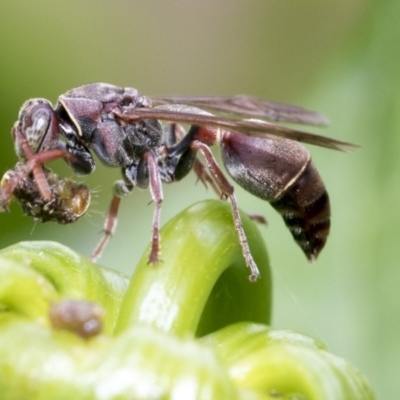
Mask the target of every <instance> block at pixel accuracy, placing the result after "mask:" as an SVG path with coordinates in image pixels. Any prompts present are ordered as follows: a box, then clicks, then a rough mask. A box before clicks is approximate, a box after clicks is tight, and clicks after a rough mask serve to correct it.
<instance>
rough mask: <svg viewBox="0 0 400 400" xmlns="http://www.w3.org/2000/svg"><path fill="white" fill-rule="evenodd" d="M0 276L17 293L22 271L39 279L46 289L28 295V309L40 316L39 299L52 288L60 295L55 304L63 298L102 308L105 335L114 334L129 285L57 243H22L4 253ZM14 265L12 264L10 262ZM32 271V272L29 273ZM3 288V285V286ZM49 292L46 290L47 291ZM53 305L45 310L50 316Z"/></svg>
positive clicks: (41, 287)
mask: <svg viewBox="0 0 400 400" xmlns="http://www.w3.org/2000/svg"><path fill="white" fill-rule="evenodd" d="M0 256H1V257H2V260H3V261H0V274H6V275H7V282H8V285H9V287H10V288H13V289H12V290H14V291H15V292H14V293H19V292H20V291H23V290H24V289H23V287H22V281H21V278H20V276H19V275H18V273H19V271H21V270H22V271H25V272H24V273H25V274H31V275H33V276H35V277H36V278H35V279H36V280H38V282H41V283H42V286H36V291H35V292H30V293H27V294H26V297H25V301H24V304H22V302H20V305H19V307H24V309H25V310H26V312H28V311H27V310H30V311H29V312H30V313H37V312H39V311H38V310H36V308H37V298H41V297H43V296H45V294H44V293H43V290H47V291H48V290H49V289H48V287H49V286H51V287H52V289H53V291H54V292H55V293H56V294H53V296H52V297H51V299H50V300H51V301H56V300H58V299H60V298H71V299H85V300H88V301H92V302H94V303H97V304H99V305H100V306H101V307H102V308H103V309H104V310H105V313H106V318H105V319H104V329H105V332H109V333H111V332H112V330H113V329H114V325H115V321H116V318H117V315H118V312H119V307H120V304H121V300H122V296H123V294H124V293H125V290H126V287H127V284H128V281H127V279H126V278H125V277H123V276H122V275H120V274H118V273H116V272H114V271H110V270H108V269H106V268H102V267H99V266H96V265H94V264H92V263H91V262H90V261H89V260H87V259H86V258H85V257H83V256H81V255H80V254H78V253H76V252H74V251H72V250H71V249H69V248H68V247H66V246H63V245H61V244H59V243H55V242H47V241H40V242H20V243H17V244H15V245H12V246H9V247H7V248H5V249H2V250H1V251H0ZM7 260H11V261H13V262H14V264H15V263H18V264H19V266H18V267H16V268H7ZM9 262H10V261H9ZM28 271H30V272H28ZM0 287H1V283H0ZM45 288H46V289H45ZM28 297H29V298H28ZM48 307H49V305H48V304H47V306H46V307H45V308H43V307H42V308H41V310H42V312H44V309H45V310H46V312H48Z"/></svg>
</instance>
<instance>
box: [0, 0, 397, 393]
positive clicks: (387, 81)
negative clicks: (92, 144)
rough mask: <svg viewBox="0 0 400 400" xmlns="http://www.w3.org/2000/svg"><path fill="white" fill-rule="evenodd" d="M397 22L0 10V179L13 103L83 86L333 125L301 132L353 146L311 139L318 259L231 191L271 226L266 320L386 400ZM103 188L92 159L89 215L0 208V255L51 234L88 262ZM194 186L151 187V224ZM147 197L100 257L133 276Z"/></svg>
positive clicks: (282, 5)
mask: <svg viewBox="0 0 400 400" xmlns="http://www.w3.org/2000/svg"><path fill="white" fill-rule="evenodd" d="M399 18H400V2H399V1H395V0H393V1H389V0H386V1H383V0H382V1H380V2H374V1H367V0H353V1H348V0H337V1H334V2H333V1H331V2H327V1H325V2H321V1H317V0H315V1H313V0H309V1H304V0H303V1H300V0H298V1H293V0H279V1H278V0H247V1H246V2H244V1H242V2H228V1H215V0H214V1H212V0H203V1H201V2H200V1H190V0H186V1H183V0H181V1H172V0H171V1H166V2H161V1H154V0H148V1H127V0H125V1H113V2H111V1H108V2H106V1H84V2H79V1H76V0H75V1H71V0H70V1H57V2H55V1H11V0H10V1H5V0H4V1H1V2H0V52H1V62H0V130H1V135H0V146H1V147H0V148H1V158H0V172H1V173H3V172H4V171H6V170H7V169H8V168H11V167H12V166H13V165H14V163H15V161H16V158H15V156H14V151H13V145H12V142H11V138H10V129H11V126H12V124H13V123H14V121H15V120H16V119H17V114H18V110H19V107H20V106H21V104H22V103H23V102H24V101H25V100H27V99H28V98H31V97H45V98H48V99H50V100H51V101H53V102H55V101H56V99H57V96H58V95H60V94H62V93H64V92H65V91H66V90H68V89H70V88H73V87H76V86H79V85H81V84H85V83H89V82H97V81H104V82H109V83H114V84H116V85H120V86H133V87H136V88H137V89H139V90H140V91H141V92H142V93H144V94H188V95H190V94H192V95H233V94H242V93H245V94H251V95H255V96H259V97H263V98H267V99H270V100H275V101H280V102H285V103H292V104H297V105H302V106H304V107H308V108H310V109H315V110H317V111H320V112H322V113H324V114H326V115H327V116H328V117H329V118H330V119H331V121H332V124H331V126H330V127H329V128H328V129H323V130H321V129H320V130H318V129H313V131H315V132H318V133H323V134H326V135H329V136H333V137H335V138H338V139H342V140H346V141H351V142H355V143H358V144H360V145H361V146H362V148H361V149H360V150H358V151H356V152H355V153H353V154H344V153H339V152H335V151H329V150H324V149H320V148H317V147H312V146H310V151H311V153H312V155H313V158H314V161H315V163H316V164H317V165H318V168H319V171H320V173H321V175H322V176H323V178H324V181H325V183H326V186H327V188H328V191H329V194H330V197H331V202H332V210H333V220H332V232H331V236H330V238H329V241H328V244H327V246H326V248H325V249H324V251H323V252H322V254H321V256H320V258H319V261H318V263H316V264H315V265H312V266H310V265H309V264H308V263H307V262H306V260H305V258H304V256H303V255H302V254H301V251H300V250H299V248H297V246H296V245H295V244H294V242H293V241H292V238H291V236H290V234H289V232H288V231H287V230H286V228H285V227H284V224H283V222H282V221H281V218H280V217H279V216H278V215H277V214H276V213H275V212H274V211H273V210H272V209H271V207H270V206H269V205H267V204H266V203H265V202H263V201H261V200H258V199H256V198H254V197H252V196H251V195H249V194H247V193H246V192H244V191H243V190H241V189H237V195H238V199H239V202H240V205H241V208H242V209H244V210H246V211H248V212H252V213H261V214H264V215H265V216H266V217H267V219H268V222H269V224H268V227H267V228H265V227H260V230H261V231H262V234H263V235H264V237H265V240H266V242H267V245H268V248H269V252H270V257H271V261H272V267H273V273H274V284H275V286H274V317H273V325H274V326H275V327H277V328H288V329H296V330H299V331H302V332H303V333H306V334H309V335H311V336H314V337H316V338H318V339H320V340H322V341H323V342H325V343H326V344H327V345H328V346H329V347H330V349H331V350H332V351H333V352H335V353H336V354H338V355H340V356H342V357H344V358H346V359H348V360H350V361H351V362H352V363H354V364H355V365H356V366H357V367H358V368H359V369H360V370H361V371H363V372H364V373H365V375H366V376H367V377H368V378H369V380H370V381H371V383H372V385H373V387H374V388H375V390H376V393H377V397H378V398H393V399H394V398H398V394H399V392H400V389H399V377H400V345H399V338H400V313H399V311H400V289H399V287H400V268H399V248H400V246H399V243H398V241H399V238H400V213H399V211H398V209H399V203H400V189H399V177H400V157H399V154H400V135H399V132H400V97H399V88H400V86H399V83H400V24H399ZM215 153H216V154H217V153H218V149H216V151H215ZM55 164H57V165H55ZM55 164H53V167H54V169H56V170H57V171H59V172H60V173H62V174H63V175H64V176H72V173H71V172H70V171H69V170H68V169H67V168H66V167H65V166H63V165H62V163H61V162H58V163H55ZM116 179H119V171H118V170H113V169H107V168H104V167H102V166H101V165H100V164H99V163H98V164H97V170H96V173H94V174H93V175H92V176H90V177H89V178H88V179H86V182H87V183H88V185H89V186H90V187H91V188H92V189H93V190H94V200H93V202H92V206H91V209H90V212H89V215H88V216H87V217H85V218H82V220H81V221H79V222H78V223H76V224H74V225H71V226H58V225H56V224H45V225H41V224H35V223H34V222H33V221H32V220H30V219H29V218H27V217H24V216H23V215H22V213H21V211H20V210H19V208H18V206H17V205H16V204H14V205H13V206H12V207H11V213H9V214H2V215H0V227H1V229H0V246H1V247H4V246H7V245H10V244H12V243H14V242H17V241H20V240H38V239H53V240H58V241H60V242H61V243H64V244H66V245H68V246H70V247H72V248H73V249H75V250H77V251H80V252H81V253H83V254H86V255H89V254H90V252H91V250H92V249H93V246H94V245H95V243H96V242H97V239H98V237H99V232H100V230H101V228H102V224H103V218H104V213H105V210H106V209H107V207H108V201H109V199H110V196H111V185H112V183H113V182H114V180H116ZM195 180H196V179H195V177H194V176H193V175H191V176H190V177H188V178H187V179H186V180H184V181H183V182H180V183H177V184H174V185H171V186H167V185H165V186H164V195H165V201H164V205H163V214H162V219H163V221H164V222H165V221H167V220H168V219H169V218H171V217H172V216H173V215H175V214H176V213H178V212H179V211H180V210H182V209H183V207H186V206H188V205H190V204H192V203H194V202H196V201H198V200H201V199H204V198H209V197H213V193H212V192H211V191H209V192H207V191H205V190H204V188H203V187H202V185H195ZM149 200H150V196H149V193H148V192H147V191H143V192H141V191H139V190H137V189H136V190H135V191H134V193H133V195H132V196H130V197H129V198H126V199H124V201H123V203H122V210H121V216H120V223H119V227H118V230H117V232H116V234H115V235H114V237H113V239H112V241H111V243H110V245H109V247H108V248H107V249H106V252H105V254H104V257H103V259H102V260H101V261H102V264H104V265H107V266H110V267H113V268H115V269H118V270H121V271H125V272H126V273H128V274H129V273H130V272H131V271H132V268H133V267H134V265H135V262H136V260H138V258H139V256H140V254H141V252H142V251H143V250H144V248H145V247H146V245H147V244H148V241H149V239H150V230H151V220H152V213H153V207H152V206H151V205H148V202H149ZM182 234H184V232H182Z"/></svg>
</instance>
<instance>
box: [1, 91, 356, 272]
mask: <svg viewBox="0 0 400 400" xmlns="http://www.w3.org/2000/svg"><path fill="white" fill-rule="evenodd" d="M209 111H212V112H217V113H218V115H213V114H211V113H210V112H209ZM161 121H165V122H166V123H165V124H164V125H162V124H161ZM268 121H269V122H268ZM276 122H289V123H297V124H306V125H316V126H318V125H327V123H328V121H327V119H326V118H325V117H324V116H322V115H321V114H318V113H316V112H313V111H308V110H305V109H303V108H300V107H295V106H289V105H286V104H281V103H274V102H269V101H265V100H261V99H258V98H254V97H249V96H235V97H157V96H152V97H145V96H142V95H141V94H140V93H139V92H138V91H137V90H136V89H133V88H120V87H117V86H114V85H110V84H105V83H93V84H89V85H84V86H80V87H78V88H75V89H72V90H69V91H68V92H66V93H65V94H63V95H61V96H60V97H59V98H58V102H57V104H56V106H55V107H53V106H52V104H51V103H50V102H49V101H48V100H45V99H31V100H28V101H27V102H25V103H24V104H23V106H22V108H21V110H20V113H19V118H18V121H17V122H16V123H15V125H14V127H13V130H12V137H13V140H14V143H15V150H16V153H17V156H18V158H19V160H20V163H22V164H23V165H25V167H24V168H23V170H24V173H22V174H19V176H20V178H19V179H21V181H18V179H17V182H16V181H15V179H12V180H7V179H6V181H4V178H3V183H2V187H1V191H2V193H0V194H1V197H0V201H1V203H0V206H2V208H3V209H5V208H6V206H7V204H8V201H9V200H10V198H11V197H10V196H12V195H13V193H14V195H15V188H16V187H24V186H23V183H21V182H23V179H26V177H28V180H29V179H31V183H32V182H33V180H34V182H35V183H36V184H37V189H33V188H32V187H31V186H32V184H29V185H28V188H27V189H23V190H25V191H26V192H35V191H37V193H38V194H39V193H40V196H39V197H40V198H41V199H43V200H46V201H51V200H52V197H54V190H53V189H52V188H53V187H54V182H52V181H51V179H49V178H50V176H49V173H48V172H46V170H45V169H43V164H44V163H46V162H48V161H50V160H53V159H56V158H63V159H64V160H65V161H66V162H67V163H68V165H69V166H70V167H71V169H72V170H73V172H74V173H75V174H77V175H86V174H89V173H91V172H93V171H94V169H95V161H94V159H93V155H92V153H91V151H93V153H94V154H95V155H96V156H97V157H98V158H99V160H100V161H101V162H102V163H103V164H105V165H106V166H109V167H118V168H121V171H122V180H120V181H117V182H116V183H115V184H114V187H113V193H114V195H113V198H112V201H111V204H110V208H109V210H108V214H107V217H106V221H105V224H104V234H103V236H102V238H101V240H100V241H99V243H98V245H97V246H96V248H95V250H94V252H93V254H92V260H93V261H95V260H97V259H98V258H99V257H100V255H101V253H102V251H103V249H104V247H105V245H106V243H107V241H108V239H109V238H110V236H111V235H112V233H113V232H114V230H115V228H116V224H117V214H118V207H119V203H120V198H121V197H122V196H124V195H126V194H128V193H130V192H131V191H132V190H133V189H134V187H135V186H138V187H139V188H148V187H149V188H150V192H151V197H152V200H153V202H154V204H155V211H154V219H153V228H152V240H151V250H150V256H149V262H150V263H153V264H155V263H157V261H158V256H159V249H160V235H159V228H160V212H161V203H162V201H163V192H162V182H165V183H171V182H176V181H180V180H181V179H183V178H184V177H185V176H186V175H187V174H188V173H189V172H190V171H191V170H192V169H194V170H195V172H196V173H197V175H198V176H199V178H200V179H201V180H202V181H203V182H204V183H206V184H207V183H208V184H211V185H212V186H213V187H214V188H215V190H216V191H217V193H219V194H220V196H221V198H224V199H228V198H229V200H230V203H231V206H232V213H233V220H234V224H235V228H236V230H237V232H238V236H239V241H240V244H241V246H242V249H243V255H244V258H245V260H246V264H247V266H248V267H249V268H250V270H251V275H250V280H256V279H257V277H258V276H259V271H258V268H257V265H256V264H255V262H254V260H253V257H252V255H251V253H250V249H249V246H248V243H247V239H246V235H245V233H244V230H243V227H242V222H241V219H240V214H239V210H238V205H237V201H236V197H235V193H234V188H233V186H232V185H231V184H230V183H229V181H228V180H227V178H226V177H225V175H224V173H223V172H222V170H221V169H220V167H219V166H218V164H217V162H216V160H215V158H214V156H213V154H212V153H211V150H210V146H212V145H219V146H220V149H221V153H222V160H223V163H224V165H225V168H226V170H227V171H228V173H229V175H230V176H231V177H232V178H233V179H234V180H235V181H236V182H237V183H238V184H239V185H240V186H242V187H243V188H244V189H245V190H247V191H248V192H250V193H252V194H254V195H255V196H257V197H260V198H262V199H264V200H267V201H268V202H269V203H270V204H271V205H272V207H274V208H275V209H276V210H277V211H278V212H279V213H280V214H281V216H282V217H283V219H284V221H285V223H286V225H287V227H288V228H289V230H290V231H291V233H292V235H293V237H294V239H295V241H296V242H297V244H298V245H299V246H300V247H301V249H302V250H303V252H304V253H305V255H306V257H307V258H308V259H309V260H310V261H312V260H314V259H315V258H316V257H317V256H318V254H319V252H320V251H321V249H322V248H323V247H324V245H325V242H326V240H327V237H328V234H329V228H330V204H329V198H328V194H327V192H326V189H325V186H324V184H323V182H322V179H321V178H320V176H319V174H318V172H317V170H316V168H315V166H314V164H313V163H312V161H311V158H310V154H309V152H308V151H307V150H306V149H305V148H304V147H303V146H302V145H301V144H300V143H299V142H304V143H309V144H314V145H318V146H322V147H327V148H330V149H335V150H341V151H350V150H353V149H355V148H356V146H355V145H353V144H351V143H346V142H341V141H338V140H334V139H330V138H326V137H322V136H319V135H315V134H311V133H307V132H302V131H298V130H294V129H291V128H288V127H285V126H282V125H278V124H276ZM180 124H188V125H190V128H189V130H188V131H187V132H186V131H185V130H184V129H183V127H182V126H181V125H180ZM199 153H200V154H201V155H202V156H203V157H204V160H205V165H204V164H203V163H202V162H201V161H200V160H199V159H198V154H199ZM18 168H19V167H17V169H18ZM19 169H20V168H19ZM24 174H25V176H23V175H24ZM29 174H32V175H31V176H32V177H33V178H29ZM56 180H57V179H56ZM8 182H12V183H10V184H9V183H8ZM18 197H19V199H21V197H22V198H24V194H23V193H22V194H19V195H18ZM55 197H58V194H56V196H55ZM33 203H34V202H33ZM33 203H32V207H33V206H34V204H33ZM42 208H43V207H42V206H41V204H39V209H42ZM28 214H30V215H32V216H35V215H34V213H33V212H31V211H30V210H28Z"/></svg>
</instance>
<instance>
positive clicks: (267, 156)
mask: <svg viewBox="0 0 400 400" xmlns="http://www.w3.org/2000/svg"><path fill="white" fill-rule="evenodd" d="M221 147H222V157H223V161H224V164H225V167H226V169H227V171H228V172H229V174H230V175H231V176H232V178H233V179H234V180H235V181H236V182H237V183H238V184H239V185H241V186H242V187H243V188H244V189H246V190H247V191H248V192H250V193H252V194H254V195H255V196H257V197H260V198H262V199H264V200H267V201H268V202H269V203H270V204H271V205H272V206H273V207H274V208H275V209H276V210H277V211H278V212H279V214H281V215H282V217H283V219H284V221H285V223H286V226H287V227H288V228H289V229H290V231H291V233H292V235H293V237H294V239H295V241H296V242H297V243H298V245H299V246H300V247H301V249H302V250H303V252H304V253H305V255H306V256H307V258H308V260H310V261H313V260H315V258H316V257H317V256H318V253H319V252H320V251H321V249H322V248H323V247H324V245H325V242H326V240H327V237H328V234H329V227H330V205H329V197H328V193H327V192H326V189H325V186H324V183H323V182H322V179H321V177H320V176H319V174H318V172H317V170H316V168H315V166H314V165H313V163H312V162H311V159H310V154H309V153H308V151H307V150H306V149H305V148H304V147H303V146H302V145H301V144H300V143H298V142H295V141H292V140H287V139H279V138H277V139H269V138H260V137H251V136H245V135H242V134H236V133H226V134H225V135H224V137H223V140H222V142H221Z"/></svg>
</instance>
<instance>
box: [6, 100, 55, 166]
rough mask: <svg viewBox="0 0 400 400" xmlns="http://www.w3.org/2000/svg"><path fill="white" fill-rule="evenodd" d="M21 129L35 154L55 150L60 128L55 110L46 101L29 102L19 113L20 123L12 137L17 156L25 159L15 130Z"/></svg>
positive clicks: (17, 123)
mask: <svg viewBox="0 0 400 400" xmlns="http://www.w3.org/2000/svg"><path fill="white" fill-rule="evenodd" d="M16 129H19V130H20V131H21V132H22V134H23V135H24V136H25V138H26V140H27V141H28V145H29V147H30V148H31V150H32V151H33V152H34V153H38V152H40V151H43V150H47V149H51V148H54V146H56V144H57V137H58V128H57V121H56V117H55V114H54V110H53V108H52V105H51V103H50V102H48V101H47V100H45V99H32V100H28V101H27V102H25V103H24V105H23V106H22V108H21V110H20V113H19V121H18V122H16V124H15V125H14V128H13V132H12V136H13V140H14V142H15V149H16V152H17V154H18V155H19V156H20V157H22V158H24V155H23V151H22V149H21V146H20V143H19V141H18V138H17V136H16V134H15V130H16Z"/></svg>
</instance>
